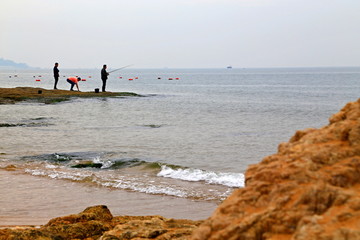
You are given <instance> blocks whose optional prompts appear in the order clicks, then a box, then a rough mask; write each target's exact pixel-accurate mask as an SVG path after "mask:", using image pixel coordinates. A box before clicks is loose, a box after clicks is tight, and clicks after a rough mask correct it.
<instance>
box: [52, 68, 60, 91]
mask: <svg viewBox="0 0 360 240" xmlns="http://www.w3.org/2000/svg"><path fill="white" fill-rule="evenodd" d="M58 66H59V63H55V66H54V69H53V72H54V78H55V84H54V89H57V83H58V81H59V69H58Z"/></svg>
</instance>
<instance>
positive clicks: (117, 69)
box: [108, 64, 134, 73]
mask: <svg viewBox="0 0 360 240" xmlns="http://www.w3.org/2000/svg"><path fill="white" fill-rule="evenodd" d="M132 65H134V64H130V65H126V66H124V67H121V68H117V69H115V70H112V71H110V72H108V73H112V72H115V71H118V70H120V69H124V68H127V67H130V66H132Z"/></svg>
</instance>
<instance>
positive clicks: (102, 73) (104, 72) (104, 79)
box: [101, 64, 109, 92]
mask: <svg viewBox="0 0 360 240" xmlns="http://www.w3.org/2000/svg"><path fill="white" fill-rule="evenodd" d="M106 68H107V66H106V64H104V65H103V68H102V69H101V80H102V82H103V85H102V91H103V92H106V91H105V88H106V80H107V79H108V75H109V73H108V72H107V71H106Z"/></svg>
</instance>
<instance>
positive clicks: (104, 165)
mask: <svg viewBox="0 0 360 240" xmlns="http://www.w3.org/2000/svg"><path fill="white" fill-rule="evenodd" d="M93 163H101V164H102V166H101V168H110V167H111V166H112V165H113V164H114V163H113V162H112V161H110V160H102V159H100V157H96V158H94V159H93Z"/></svg>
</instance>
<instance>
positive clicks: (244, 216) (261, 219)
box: [190, 99, 360, 240]
mask: <svg viewBox="0 0 360 240" xmlns="http://www.w3.org/2000/svg"><path fill="white" fill-rule="evenodd" d="M329 122H330V124H329V125H327V126H325V127H323V128H321V129H306V130H302V131H297V132H296V133H295V135H294V136H293V137H292V138H291V139H290V141H289V142H288V143H282V144H280V145H279V148H278V153H277V154H274V155H271V156H268V157H265V158H264V159H263V161H262V162H260V163H259V164H255V165H251V166H249V168H248V170H247V172H246V187H245V188H243V189H238V190H236V191H234V193H233V194H232V195H231V196H230V197H228V199H226V200H225V201H224V202H223V203H222V204H221V205H220V206H219V207H218V209H217V210H216V211H215V212H214V214H213V215H212V216H211V217H210V218H209V219H207V220H206V221H205V222H204V223H203V224H202V225H201V226H200V227H199V228H198V229H196V230H195V231H194V233H193V234H192V237H191V238H190V239H192V240H205V239H206V240H215V239H216V240H218V239H219V240H220V239H229V240H230V239H269V240H270V239H280V240H287V239H298V240H300V239H301V240H302V239H304V240H305V239H306V240H307V239H350V240H352V239H354V240H355V239H360V99H359V100H358V101H357V102H352V103H349V104H347V105H346V106H345V107H344V108H343V109H342V110H341V111H340V112H339V113H336V114H334V115H333V116H332V117H331V118H330V119H329Z"/></svg>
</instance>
